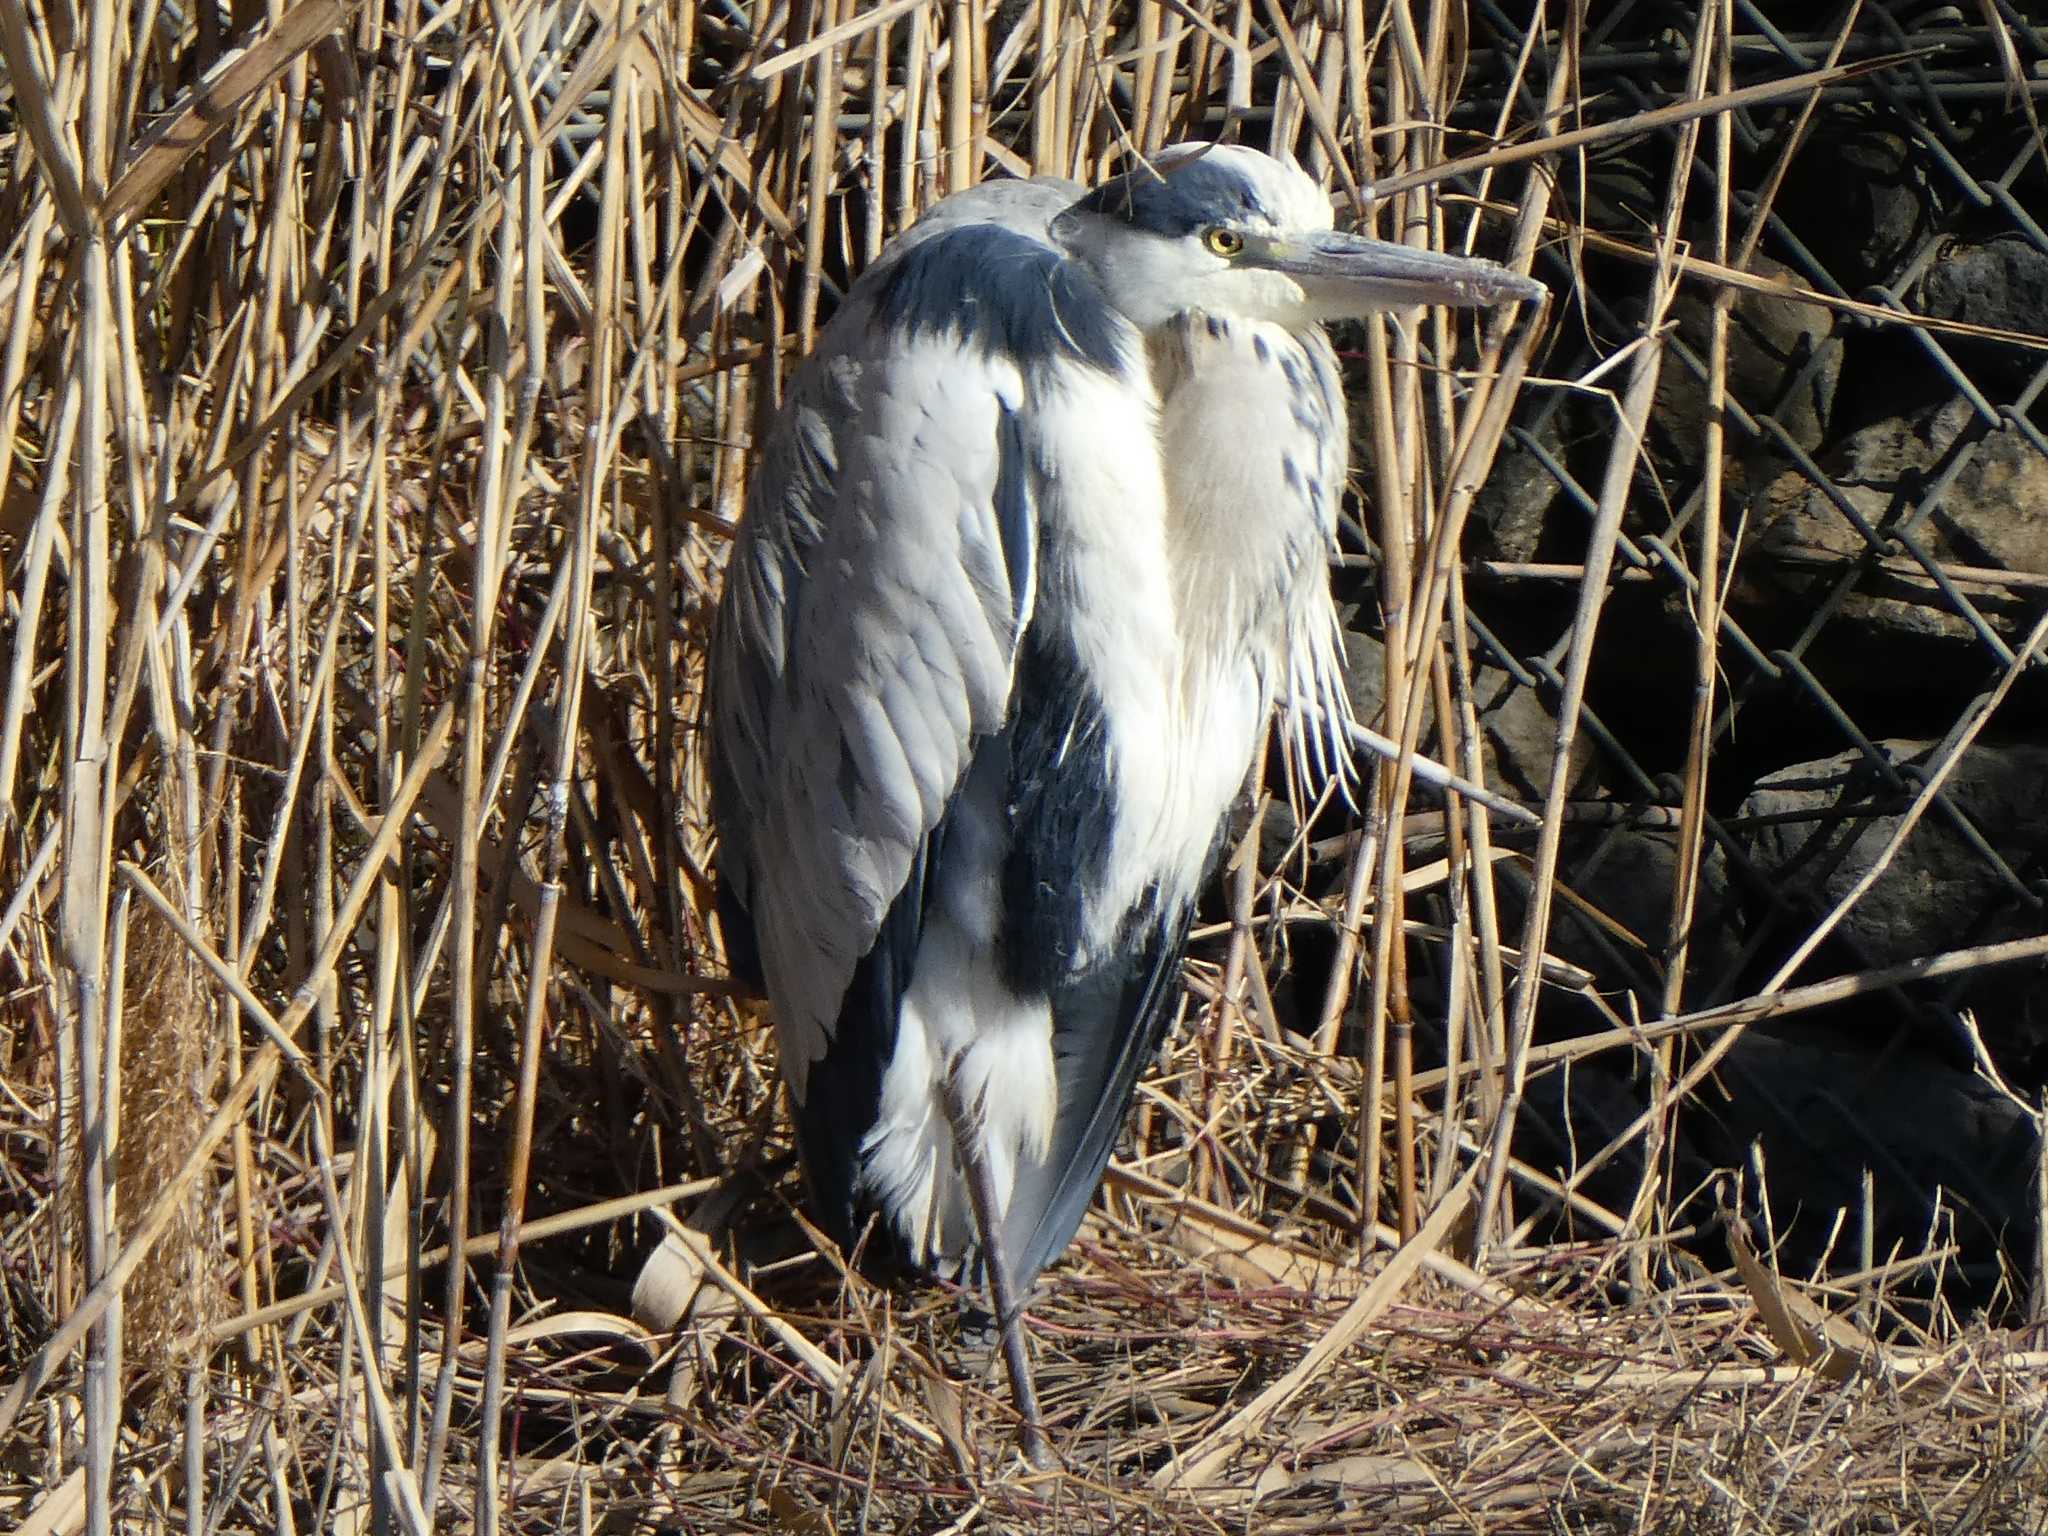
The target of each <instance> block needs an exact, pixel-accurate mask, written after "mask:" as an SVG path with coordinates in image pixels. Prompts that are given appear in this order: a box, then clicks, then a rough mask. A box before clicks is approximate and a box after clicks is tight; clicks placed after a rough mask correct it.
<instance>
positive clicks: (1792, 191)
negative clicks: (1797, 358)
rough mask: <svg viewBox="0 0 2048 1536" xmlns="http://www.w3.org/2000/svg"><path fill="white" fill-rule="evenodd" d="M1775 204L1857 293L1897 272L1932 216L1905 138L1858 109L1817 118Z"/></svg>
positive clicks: (1929, 200)
mask: <svg viewBox="0 0 2048 1536" xmlns="http://www.w3.org/2000/svg"><path fill="white" fill-rule="evenodd" d="M1777 206H1778V207H1779V208H1780V209H1781V210H1786V211H1788V212H1790V211H1796V223H1795V227H1796V228H1797V229H1798V231H1799V233H1800V236H1801V238H1802V239H1803V240H1804V241H1805V242H1806V244H1807V246H1808V248H1809V249H1811V250H1812V251H1813V252H1814V253H1815V255H1816V256H1818V257H1819V259H1820V261H1821V263H1822V264H1823V265H1824V266H1826V267H1827V269H1828V270H1829V271H1830V272H1831V273H1832V274H1833V275H1834V277H1835V279H1836V280H1837V281H1838V282H1840V283H1841V284H1842V286H1843V287H1844V288H1846V289H1847V290H1848V291H1849V292H1851V293H1855V292H1857V291H1858V290H1859V289H1861V288H1864V287H1867V286H1869V285H1870V284H1872V283H1889V282H1891V281H1892V280H1893V279H1894V278H1895V277H1897V276H1898V275H1899V272H1900V269H1901V268H1902V267H1903V265H1904V264H1905V262H1906V260H1907V258H1908V257H1909V256H1910V255H1911V254H1912V253H1913V251H1914V250H1915V249H1916V248H1917V247H1918V245H1919V244H1920V242H1921V241H1922V240H1923V239H1925V238H1926V235H1927V232H1928V230H1929V228H1930V221H1931V220H1932V218H1933V215H1934V199H1933V196H1932V195H1931V193H1930V192H1929V189H1928V186H1927V178H1926V175H1925V173H1924V172H1923V170H1922V168H1921V166H1920V163H1919V161H1918V159H1917V158H1916V157H1915V154H1914V150H1913V146H1912V144H1911V143H1910V142H1909V141H1908V140H1907V138H1906V136H1905V135H1904V134H1901V133H1893V132H1890V131H1887V130H1886V129H1883V128H1880V127H1876V126H1873V125H1872V123H1871V122H1870V120H1869V119H1868V117H1867V116H1866V114H1864V113H1862V112H1860V111H1857V110H1856V109H1853V108H1850V109H1847V110H1840V109H1838V110H1835V111H1832V112H1829V113H1827V114H1825V115H1824V116H1823V118H1822V119H1821V120H1819V121H1818V122H1817V123H1816V128H1815V132H1814V135H1813V138H1812V140H1811V141H1810V142H1809V143H1808V145H1807V147H1806V149H1805V151H1804V152H1803V153H1801V154H1800V155H1799V157H1798V158H1797V159H1796V160H1795V161H1794V162H1793V166H1792V174H1791V176H1790V178H1789V179H1788V180H1787V182H1786V185H1785V189H1784V192H1783V193H1782V195H1781V196H1780V197H1779V199H1778V204H1777Z"/></svg>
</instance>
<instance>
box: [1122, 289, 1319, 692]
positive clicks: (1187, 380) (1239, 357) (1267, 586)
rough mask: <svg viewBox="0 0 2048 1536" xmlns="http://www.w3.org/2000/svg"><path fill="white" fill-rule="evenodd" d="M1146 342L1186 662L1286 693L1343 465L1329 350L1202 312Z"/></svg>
mask: <svg viewBox="0 0 2048 1536" xmlns="http://www.w3.org/2000/svg"><path fill="white" fill-rule="evenodd" d="M1149 341H1150V345H1149V348H1148V350H1149V352H1150V361H1151V365H1152V374H1153V381H1154V386H1155V388H1156V389H1157V391H1158V394H1159V402H1160V445H1161V451H1162V462H1163V466H1164V471H1165V477H1166V488H1167V507H1168V519H1169V521H1168V527H1167V550H1168V559H1169V561H1170V563H1171V566H1172V570H1173V583H1174V594H1175V598H1176V606H1177V610H1178V615H1177V616H1178V620H1179V623H1180V626H1181V631H1182V638H1183V654H1185V655H1189V656H1194V657H1201V658H1218V659H1220V658H1226V657H1227V658H1232V659H1233V662H1234V660H1235V659H1236V658H1244V659H1248V660H1250V661H1251V662H1252V664H1253V665H1254V666H1256V667H1257V668H1258V671H1259V673H1260V676H1261V678H1262V680H1263V681H1264V682H1265V685H1266V687H1267V688H1268V690H1269V692H1270V693H1274V694H1277V693H1281V692H1284V691H1286V687H1287V685H1286V683H1285V681H1284V678H1285V676H1286V675H1287V672H1288V669H1289V658H1290V655H1291V654H1293V653H1294V652H1295V650H1296V648H1297V647H1298V646H1299V645H1300V644H1301V643H1302V640H1301V636H1302V635H1303V634H1304V633H1306V632H1307V631H1308V629H1310V628H1312V627H1315V626H1319V625H1322V624H1323V623H1325V622H1326V616H1327V614H1328V612H1329V602H1330V599H1329V573H1328V563H1327V559H1328V552H1329V548H1330V544H1331V539H1332V536H1333V533H1334V530H1335V527H1336V514H1337V504H1338V503H1337V498H1338V496H1339V495H1340V494H1341V487H1342V483H1343V477H1344V472H1345V467H1346V444H1345V433H1346V428H1345V415H1344V401H1343V394H1342V391H1341V388H1340V386H1339V384H1338V382H1337V378H1336V365H1335V360H1334V358H1333V356H1332V355H1331V353H1330V348H1329V343H1328V341H1327V340H1325V339H1324V337H1323V335H1322V333H1321V331H1320V330H1318V329H1311V330H1309V331H1307V332H1295V331H1290V330H1287V329H1285V328H1283V327H1281V326H1278V325H1274V324H1271V323H1269V322H1264V321H1246V320H1229V319H1223V318H1220V317H1216V316H1210V315H1205V314H1201V313H1198V312H1197V313H1188V314H1183V315H1180V316H1177V317H1176V318H1175V319H1174V321H1172V322H1171V323H1169V324H1168V325H1166V326H1162V327H1160V328H1159V329H1158V330H1156V331H1154V332H1153V333H1152V334H1151V337H1150V338H1149Z"/></svg>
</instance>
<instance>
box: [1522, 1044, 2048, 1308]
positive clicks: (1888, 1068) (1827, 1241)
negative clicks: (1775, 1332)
mask: <svg viewBox="0 0 2048 1536" xmlns="http://www.w3.org/2000/svg"><path fill="white" fill-rule="evenodd" d="M1790 1028H1792V1029H1795V1030H1796V1029H1797V1027H1796V1026H1791V1027H1790ZM1651 1103H1652V1096H1651V1083H1650V1077H1649V1073H1648V1072H1647V1071H1646V1070H1645V1069H1644V1064H1643V1062H1642V1059H1641V1058H1640V1057H1636V1058H1634V1059H1633V1060H1630V1059H1627V1058H1623V1057H1620V1056H1618V1055H1605V1056H1599V1057H1594V1058H1591V1059H1589V1060H1587V1061H1585V1062H1581V1063H1579V1064H1578V1065H1576V1066H1575V1067H1573V1068H1572V1069H1571V1070H1569V1071H1565V1070H1551V1071H1546V1072H1541V1073H1538V1074H1536V1075H1533V1076H1532V1077H1531V1078H1530V1080H1529V1085H1528V1091H1527V1094H1526V1097H1525V1098H1524V1101H1523V1112H1522V1118H1521V1120H1520V1121H1519V1122H1518V1123H1517V1125H1516V1128H1515V1143H1514V1147H1515V1154H1516V1156H1518V1157H1520V1158H1521V1159H1522V1160H1523V1161H1524V1162H1527V1163H1529V1164H1531V1165H1533V1166H1534V1167H1536V1168H1538V1169H1540V1170H1541V1171H1542V1172H1544V1173H1547V1174H1550V1175H1552V1176H1554V1177H1557V1178H1560V1179H1562V1178H1567V1177H1569V1176H1570V1175H1571V1173H1572V1172H1573V1171H1574V1170H1575V1169H1576V1168H1577V1167H1578V1166H1579V1163H1580V1162H1581V1161H1582V1160H1583V1159H1586V1158H1589V1157H1591V1156H1592V1155H1593V1154H1594V1153H1595V1152H1597V1151H1599V1150H1600V1149H1601V1148H1603V1147H1605V1146H1607V1145H1608V1143H1610V1142H1611V1141H1613V1140H1614V1139H1615V1138H1616V1137H1618V1136H1621V1135H1622V1134H1623V1133H1624V1132H1626V1131H1628V1130H1629V1128H1630V1127H1631V1126H1632V1125H1633V1124H1634V1123H1635V1121H1636V1120H1637V1119H1638V1118H1639V1117H1640V1116H1641V1115H1642V1114H1643V1112H1644V1111H1646V1110H1648V1109H1649V1108H1650V1107H1651ZM1643 1151H1644V1142H1643V1139H1642V1138H1641V1137H1640V1136H1637V1137H1636V1138H1635V1139H1633V1140H1632V1141H1630V1142H1629V1143H1628V1145H1627V1146H1626V1147H1624V1148H1623V1150H1622V1151H1621V1152H1620V1154H1619V1155H1617V1156H1615V1157H1614V1158H1612V1159H1611V1160H1610V1161H1609V1162H1608V1163H1606V1164H1605V1165H1604V1166H1603V1167H1602V1168H1600V1169H1599V1170H1598V1171H1596V1172H1595V1173H1593V1174H1592V1175H1590V1176H1588V1177H1587V1178H1586V1179H1585V1180H1584V1182H1583V1183H1582V1184H1581V1185H1580V1186H1579V1188H1580V1190H1581V1192H1582V1193H1583V1194H1585V1195H1586V1196H1587V1197H1588V1198H1589V1199H1591V1200H1593V1201H1595V1202H1597V1203H1599V1204H1601V1205H1603V1206H1605V1207H1606V1208H1607V1209H1608V1210H1610V1211H1616V1212H1625V1211H1626V1210H1627V1209H1628V1207H1629V1204H1630V1202H1631V1201H1632V1200H1633V1199H1634V1197H1635V1192H1636V1189H1637V1188H1638V1186H1639V1184H1640V1181H1641V1178H1642V1166H1643ZM2037 1156H2038V1139H2037V1132H2036V1129H2035V1126H2034V1122H2033V1121H2032V1119H2031V1118H2030V1117H2029V1116H2028V1115H2027V1114H2026V1113H2025V1112H2024V1111H2023V1110H2022V1109H2021V1108H2020V1107H2019V1106H2018V1105H2016V1104H2014V1103H2013V1102H2012V1101H2011V1100H2009V1099H2007V1098H2005V1097H2004V1096H2002V1095H2001V1094H1999V1093H1998V1092H1997V1091H1996V1090H1995V1089H1994V1088H1992V1087H1991V1085H1990V1084H1988V1083H1986V1082H1984V1081H1983V1080H1982V1079H1980V1078H1978V1077H1975V1076H1973V1075H1972V1074H1970V1073H1968V1072H1963V1071H1958V1070H1956V1069H1954V1068H1952V1067H1949V1066H1946V1065H1944V1064H1943V1063H1941V1062H1940V1061H1937V1060H1934V1059H1932V1058H1931V1057H1929V1056H1927V1055H1925V1054H1922V1053H1919V1052H1915V1051H1912V1050H1901V1051H1896V1052H1892V1053H1889V1054H1885V1055H1882V1056H1878V1055H1872V1054H1869V1053H1866V1052H1864V1051H1860V1050H1857V1049H1855V1048H1853V1047H1851V1046H1846V1045H1844V1044H1842V1043H1841V1041H1840V1040H1839V1039H1838V1038H1836V1037H1834V1036H1832V1035H1830V1034H1827V1033H1825V1032H1819V1031H1814V1032H1810V1033H1809V1032H1804V1031H1802V1032H1799V1033H1797V1034H1794V1035H1793V1036H1791V1037H1786V1036H1775V1037H1774V1036H1770V1035H1766V1034H1763V1033H1761V1032H1759V1031H1757V1030H1752V1031H1750V1032H1749V1033H1748V1034H1746V1035H1744V1036H1743V1037H1742V1038H1741V1039H1740V1040H1738V1041H1737V1042H1736V1044H1735V1045H1734V1047H1733V1048H1732V1049H1731V1050H1730V1051H1729V1053H1728V1055H1727V1057H1726V1058H1725V1059H1724V1060H1723V1061H1722V1063H1721V1064H1720V1066H1719V1067H1718V1068H1717V1069H1716V1070H1715V1072H1714V1074H1713V1076H1711V1077H1710V1078H1709V1079H1708V1080H1707V1081H1706V1082H1704V1083H1702V1084H1701V1085H1700V1087H1699V1089H1698V1090H1697V1091H1696V1092H1695V1093H1694V1094H1693V1096H1692V1097H1691V1098H1690V1099H1688V1100H1687V1101H1686V1103H1685V1105H1684V1107H1683V1109H1682V1110H1681V1111H1680V1113H1679V1115H1678V1117H1677V1119H1676V1122H1675V1133H1674V1136H1673V1139H1672V1142H1671V1144H1670V1146H1669V1147H1668V1148H1667V1149H1666V1157H1667V1159H1668V1163H1667V1167H1668V1178H1667V1182H1666V1184H1665V1187H1666V1189H1667V1190H1669V1191H1670V1192H1671V1195H1672V1196H1673V1197H1674V1198H1678V1197H1686V1196H1690V1197H1691V1198H1690V1200H1689V1203H1688V1204H1686V1205H1685V1206H1684V1207H1682V1208H1680V1209H1678V1210H1676V1211H1674V1212H1673V1216H1674V1220H1675V1221H1677V1222H1678V1223H1679V1224H1681V1225H1687V1224H1689V1225H1691V1226H1693V1227H1694V1228H1695V1229H1696V1230H1695V1232H1694V1234H1693V1236H1692V1237H1691V1239H1690V1240H1689V1246H1691V1247H1692V1248H1694V1249H1695V1250H1696V1251H1698V1252H1700V1253H1701V1255H1702V1257H1704V1258H1705V1259H1706V1260H1707V1262H1708V1263H1709V1264H1711V1265H1713V1266H1716V1267H1719V1266H1720V1265H1722V1264H1725V1263H1726V1262H1727V1260H1726V1257H1725V1255H1723V1254H1722V1253H1720V1252H1719V1251H1718V1249H1717V1247H1716V1245H1715V1242H1714V1237H1715V1222H1714V1215H1715V1201H1714V1195H1713V1191H1715V1190H1716V1188H1717V1187H1718V1188H1723V1189H1727V1188H1729V1187H1731V1186H1733V1187H1739V1188H1740V1190H1741V1205H1742V1209H1743V1211H1744V1213H1745V1214H1751V1215H1754V1214H1757V1213H1759V1212H1760V1210H1761V1208H1762V1207H1763V1206H1764V1205H1765V1204H1767V1205H1768V1211H1769V1218H1770V1220H1769V1228H1768V1230H1769V1231H1770V1232H1771V1233H1772V1234H1773V1235H1774V1237H1775V1238H1776V1240H1777V1247H1776V1250H1775V1259H1776V1262H1777V1265H1778V1267H1779V1269H1780V1270H1781V1271H1782V1272H1783V1273H1785V1274H1787V1275H1790V1276H1794V1277H1800V1278H1803V1277H1805V1276H1807V1275H1810V1274H1815V1273H1819V1274H1823V1275H1846V1274H1851V1273H1854V1272H1856V1271H1857V1270H1859V1269H1861V1268H1862V1267H1863V1247H1864V1244H1863V1225H1864V1211H1865V1201H1864V1194H1863V1175H1864V1170H1865V1169H1869V1170H1870V1173H1871V1199H1870V1202H1869V1215H1870V1218H1871V1220H1870V1227H1871V1232H1870V1247H1871V1249H1872V1250H1873V1254H1874V1257H1875V1259H1876V1261H1877V1262H1878V1263H1880V1264H1882V1263H1885V1262H1886V1261H1888V1260H1890V1259H1893V1258H1897V1257H1905V1256H1910V1255H1913V1254H1916V1253H1920V1252H1923V1251H1924V1250H1925V1249H1926V1247H1927V1246H1928V1234H1929V1232H1930V1231H1932V1232H1935V1233H1937V1234H1938V1240H1941V1241H1947V1240H1953V1241H1954V1243H1955V1244H1956V1247H1957V1249H1958V1250H1959V1251H1958V1253H1957V1254H1956V1256H1955V1257H1954V1259H1952V1260H1951V1262H1950V1264H1949V1266H1948V1267H1947V1272H1946V1274H1945V1275H1944V1276H1943V1277H1942V1278H1947V1279H1950V1280H1953V1279H1954V1278H1956V1277H1957V1276H1961V1277H1962V1279H1963V1280H1964V1281H1965V1286H1964V1292H1965V1293H1967V1297H1968V1299H1970V1300H1975V1301H1979V1302H1982V1301H1987V1300H1989V1299H1990V1297H1991V1295H1992V1293H1993V1292H1994V1291H1995V1290H1996V1287H1997V1285H1998V1282H1999V1278H2000V1276H2001V1275H2002V1274H2004V1273H2006V1272H2008V1271H2009V1269H2010V1268H2012V1267H2020V1268H2022V1269H2024V1267H2025V1266H2026V1264H2027V1261H2028V1257H2029V1255H2030V1254H2031V1251H2032V1245H2033V1241H2034V1232H2035V1227H2036V1223H2037V1221H2038V1220H2039V1219H2040V1218H2039V1215H2038V1213H2037V1212H2036V1210H2035V1208H2034V1201H2033V1195H2032V1190H2033V1179H2034V1168H2035V1159H2036V1157H2037ZM1759 1166H1760V1167H1761V1169H1762V1174H1763V1179H1762V1184H1761V1188H1759V1185H1758V1182H1757V1179H1756V1170H1757V1169H1758V1167H1759ZM1717 1174H1720V1175H1725V1177H1724V1178H1723V1177H1717ZM1759 1196H1761V1197H1762V1199H1760V1198H1759ZM1561 1226H1562V1227H1563V1228H1564V1230H1565V1231H1566V1232H1567V1233H1573V1232H1575V1233H1577V1235H1580V1236H1602V1235H1604V1233H1603V1232H1601V1231H1600V1230H1598V1229H1593V1230H1587V1229H1585V1228H1584V1227H1583V1226H1582V1224H1580V1223H1578V1222H1577V1221H1575V1220H1573V1219H1571V1218H1566V1219H1564V1220H1563V1221H1562V1222H1561ZM1935 1278H1937V1277H1936V1275H1935V1272H1934V1271H1933V1270H1932V1269H1931V1268H1930V1269H1929V1270H1928V1271H1927V1272H1925V1273H1924V1274H1922V1275H1920V1276H1919V1277H1917V1279H1918V1282H1919V1283H1917V1284H1916V1283H1914V1282H1913V1281H1908V1282H1907V1283H1906V1284H1905V1285H1903V1286H1902V1287H1900V1289H1901V1290H1903V1291H1905V1292H1906V1293H1908V1294H1913V1293H1919V1294H1925V1293H1926V1292H1927V1290H1928V1289H1930V1284H1929V1282H1932V1281H1933V1280H1934V1279H1935ZM1951 1299H1952V1300H1959V1299H1963V1298H1962V1296H1960V1295H1958V1294H1956V1293H1954V1292H1951Z"/></svg>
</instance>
